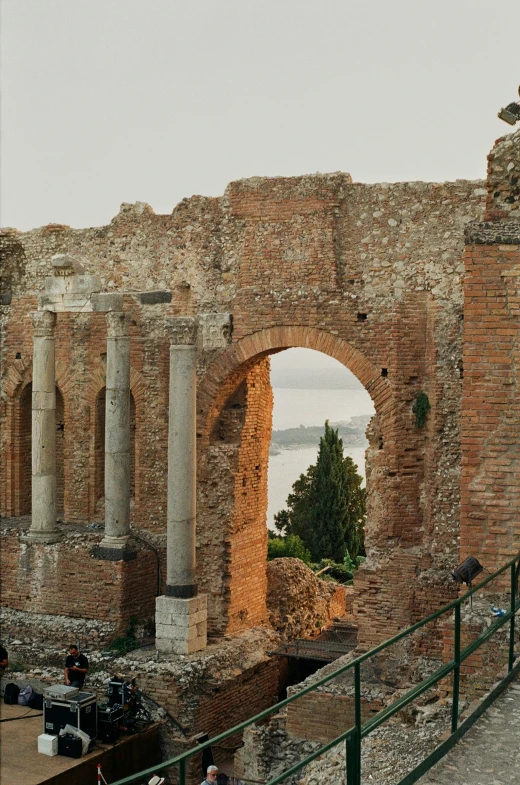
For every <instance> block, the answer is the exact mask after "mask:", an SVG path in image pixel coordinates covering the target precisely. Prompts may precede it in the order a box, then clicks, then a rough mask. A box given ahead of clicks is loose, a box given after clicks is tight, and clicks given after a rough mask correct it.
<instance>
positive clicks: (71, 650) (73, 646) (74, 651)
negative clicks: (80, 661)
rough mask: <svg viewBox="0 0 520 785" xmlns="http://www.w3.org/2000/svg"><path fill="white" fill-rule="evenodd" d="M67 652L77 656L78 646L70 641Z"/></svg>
mask: <svg viewBox="0 0 520 785" xmlns="http://www.w3.org/2000/svg"><path fill="white" fill-rule="evenodd" d="M69 654H71V655H72V656H73V657H77V656H78V654H79V649H78V647H77V646H76V644H75V643H71V644H70V646H69Z"/></svg>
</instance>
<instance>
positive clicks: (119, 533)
mask: <svg viewBox="0 0 520 785" xmlns="http://www.w3.org/2000/svg"><path fill="white" fill-rule="evenodd" d="M106 319H107V327H108V337H107V383H106V409H105V536H104V538H103V540H102V541H101V543H100V545H101V547H105V548H123V547H124V546H125V545H126V542H127V540H128V537H129V534H130V338H129V336H128V326H127V318H126V314H124V313H123V312H120V311H117V312H111V313H107V316H106Z"/></svg>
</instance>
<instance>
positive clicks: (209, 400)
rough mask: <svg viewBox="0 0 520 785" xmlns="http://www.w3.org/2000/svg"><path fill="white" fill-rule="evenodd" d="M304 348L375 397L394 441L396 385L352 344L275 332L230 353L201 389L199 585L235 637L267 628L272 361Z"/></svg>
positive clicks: (214, 615) (288, 330)
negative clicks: (328, 360)
mask: <svg viewBox="0 0 520 785" xmlns="http://www.w3.org/2000/svg"><path fill="white" fill-rule="evenodd" d="M293 347H303V348H308V349H314V350H315V351H320V352H322V353H324V354H327V355H329V356H330V357H334V358H335V359H337V360H338V361H339V362H341V363H342V364H343V365H345V366H346V367H347V368H349V370H351V371H352V372H353V373H354V374H355V375H356V376H357V378H358V379H359V380H360V381H361V383H362V384H363V385H364V387H365V389H366V390H367V392H368V393H369V394H370V396H371V398H372V400H373V402H374V406H375V409H376V413H377V415H378V420H379V427H380V431H381V433H382V434H383V439H384V440H388V442H389V443H391V442H392V440H393V439H395V438H396V437H397V433H398V417H397V408H398V407H397V406H396V404H395V400H394V396H393V390H392V385H391V383H390V381H389V380H388V379H387V378H383V377H382V376H381V369H380V368H376V367H375V366H374V365H373V364H372V363H371V362H370V361H369V360H368V359H367V358H366V357H364V356H363V355H362V354H361V353H360V352H359V351H358V350H357V349H355V348H354V347H353V346H351V345H350V344H349V343H348V342H347V341H345V340H343V339H342V338H339V337H338V336H336V335H332V334H330V333H327V332H325V331H323V330H319V329H315V328H311V327H298V326H289V327H275V328H268V329H264V330H261V331H259V332H256V333H254V334H251V335H248V336H246V337H244V338H242V339H241V340H240V341H237V342H236V343H233V344H232V345H230V347H229V348H228V349H227V350H226V351H224V352H222V353H221V354H220V355H219V356H218V358H217V359H215V360H214V362H213V363H212V364H211V365H210V366H209V367H208V369H207V371H206V373H205V374H204V377H203V378H202V379H201V380H200V382H199V385H198V394H197V395H198V398H197V406H198V428H197V435H198V440H199V454H198V458H199V460H198V467H199V468H198V472H199V476H198V480H199V483H198V485H199V491H198V494H199V495H198V532H197V540H198V559H197V561H198V564H199V575H198V581H199V585H200V588H201V590H202V591H207V592H208V594H209V596H210V603H209V629H210V631H211V632H213V633H215V634H219V633H220V634H221V633H223V632H235V631H237V630H239V629H241V628H244V627H251V626H254V625H256V624H262V623H264V622H265V620H266V615H267V611H266V593H267V579H266V551H267V528H266V510H267V468H268V460H269V442H270V438H271V424H272V420H271V415H272V390H271V386H270V379H269V359H268V358H269V355H270V354H273V353H276V352H279V351H281V350H283V349H288V348H293Z"/></svg>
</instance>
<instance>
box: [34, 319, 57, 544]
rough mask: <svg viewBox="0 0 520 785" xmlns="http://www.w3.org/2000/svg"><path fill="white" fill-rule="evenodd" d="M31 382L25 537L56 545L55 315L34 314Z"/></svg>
mask: <svg viewBox="0 0 520 785" xmlns="http://www.w3.org/2000/svg"><path fill="white" fill-rule="evenodd" d="M32 317H33V326H34V349H33V382H32V385H33V386H32V515H31V528H30V530H29V535H28V536H29V538H30V539H33V540H38V541H40V542H56V540H58V539H59V537H60V534H59V531H58V528H57V526H56V371H55V367H54V362H55V326H56V314H55V313H51V312H50V311H36V312H35V313H33V315H32Z"/></svg>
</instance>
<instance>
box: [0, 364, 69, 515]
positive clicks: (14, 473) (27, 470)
mask: <svg viewBox="0 0 520 785" xmlns="http://www.w3.org/2000/svg"><path fill="white" fill-rule="evenodd" d="M69 386H70V379H69V376H68V373H67V369H66V367H65V366H64V365H63V364H61V363H57V364H56V485H57V488H56V491H57V497H56V503H57V505H56V506H57V513H58V515H59V516H62V515H63V511H64V505H65V494H66V487H67V482H66V479H67V470H68V456H67V443H66V423H67V419H68V409H67V405H66V401H67V396H68V389H69ZM5 391H6V393H7V421H8V426H9V431H10V433H12V434H13V436H14V438H13V442H12V444H13V446H12V449H11V450H10V451H9V452H8V454H7V461H6V462H7V466H6V469H7V471H6V494H7V499H6V502H7V504H6V509H7V510H8V512H10V514H11V515H13V516H19V515H30V514H31V448H32V424H31V423H32V363H31V361H30V360H23V359H21V360H15V362H14V363H13V364H12V365H11V367H10V368H9V369H8V372H7V383H6V385H5Z"/></svg>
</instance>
